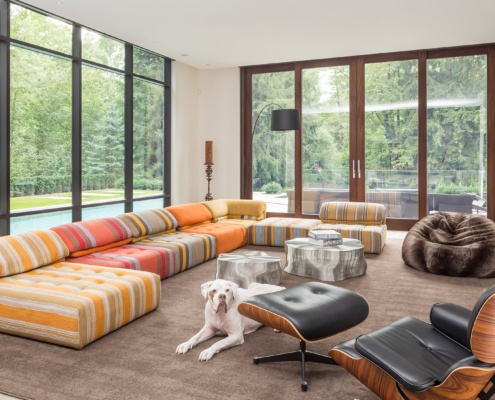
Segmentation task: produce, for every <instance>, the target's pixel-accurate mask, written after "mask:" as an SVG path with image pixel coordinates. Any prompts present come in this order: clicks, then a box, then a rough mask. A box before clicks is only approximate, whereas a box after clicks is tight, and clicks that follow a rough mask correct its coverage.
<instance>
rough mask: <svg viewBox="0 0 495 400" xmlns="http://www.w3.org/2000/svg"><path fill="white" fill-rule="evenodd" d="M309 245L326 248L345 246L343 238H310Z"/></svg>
mask: <svg viewBox="0 0 495 400" xmlns="http://www.w3.org/2000/svg"><path fill="white" fill-rule="evenodd" d="M308 243H309V244H312V245H314V246H322V247H326V246H337V245H340V244H343V243H344V241H343V240H342V238H340V239H315V238H312V237H309V238H308Z"/></svg>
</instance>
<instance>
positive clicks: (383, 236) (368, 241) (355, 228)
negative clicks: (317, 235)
mask: <svg viewBox="0 0 495 400" xmlns="http://www.w3.org/2000/svg"><path fill="white" fill-rule="evenodd" d="M315 229H316V230H320V229H333V230H334V231H337V232H340V233H341V234H342V237H343V238H349V239H359V240H360V241H361V243H362V244H363V246H364V252H365V253H374V254H380V253H381V252H382V249H383V246H385V242H386V240H387V225H348V224H321V225H318V226H317V227H316V228H315Z"/></svg>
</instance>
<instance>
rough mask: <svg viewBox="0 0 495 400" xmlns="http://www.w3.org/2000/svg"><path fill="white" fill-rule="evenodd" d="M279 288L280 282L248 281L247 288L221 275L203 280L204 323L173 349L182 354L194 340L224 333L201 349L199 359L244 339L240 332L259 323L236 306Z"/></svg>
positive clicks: (193, 344)
mask: <svg viewBox="0 0 495 400" xmlns="http://www.w3.org/2000/svg"><path fill="white" fill-rule="evenodd" d="M283 289H285V288H283V287H281V286H274V285H266V284H261V283H251V284H250V285H249V287H248V288H247V289H242V288H239V286H238V285H237V284H236V283H233V282H229V281H226V280H223V279H216V280H214V281H210V282H206V283H203V284H202V285H201V294H202V295H203V297H204V298H205V299H206V300H207V302H206V306H205V325H204V326H203V328H202V329H201V330H200V331H199V332H198V333H197V334H196V335H194V336H193V337H192V338H191V339H189V340H188V341H187V342H184V343H182V344H180V345H179V346H177V349H176V350H175V352H176V353H177V354H185V353H187V352H188V351H189V350H191V349H192V348H193V347H194V346H196V345H197V344H199V343H202V342H204V341H205V340H208V339H210V338H212V337H213V336H215V335H227V337H226V338H225V339H222V340H220V341H218V342H216V343H214V344H213V345H212V346H211V347H209V348H208V349H206V350H203V351H202V352H201V354H200V355H199V361H207V360H209V359H210V358H212V357H213V356H214V355H215V354H216V353H218V352H220V351H222V350H223V349H227V348H229V347H233V346H237V345H239V344H242V343H244V335H247V334H248V333H251V332H254V331H255V330H256V329H258V328H259V327H260V326H262V324H261V323H259V322H257V321H253V320H252V319H250V318H247V317H244V316H242V315H241V314H239V311H237V306H238V305H239V304H240V303H241V302H243V301H244V300H245V299H247V298H248V297H251V296H255V295H257V294H264V293H273V292H277V291H279V290H283Z"/></svg>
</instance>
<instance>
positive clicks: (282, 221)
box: [248, 218, 321, 246]
mask: <svg viewBox="0 0 495 400" xmlns="http://www.w3.org/2000/svg"><path fill="white" fill-rule="evenodd" d="M320 224H321V222H320V221H319V220H317V219H300V218H266V219H264V220H262V221H259V222H258V223H257V224H256V225H253V226H250V227H249V231H248V243H249V244H256V245H260V246H283V245H284V244H285V241H286V240H289V239H295V238H301V237H303V238H305V237H307V236H308V232H309V231H310V230H311V229H313V228H314V227H316V226H318V225H320Z"/></svg>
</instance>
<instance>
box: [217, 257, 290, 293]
mask: <svg viewBox="0 0 495 400" xmlns="http://www.w3.org/2000/svg"><path fill="white" fill-rule="evenodd" d="M216 279H225V280H226V281H231V282H235V283H237V284H238V285H239V287H241V288H244V289H247V287H248V286H249V284H250V283H253V282H258V283H268V284H270V285H278V284H279V283H280V281H281V280H282V261H281V260H280V258H279V257H273V256H270V255H268V254H266V253H263V252H261V251H247V252H244V253H225V254H220V255H219V256H218V260H217V274H216Z"/></svg>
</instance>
